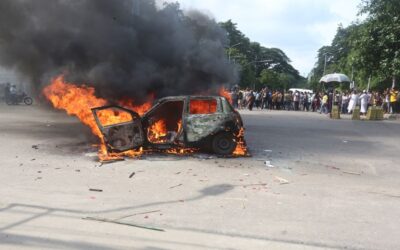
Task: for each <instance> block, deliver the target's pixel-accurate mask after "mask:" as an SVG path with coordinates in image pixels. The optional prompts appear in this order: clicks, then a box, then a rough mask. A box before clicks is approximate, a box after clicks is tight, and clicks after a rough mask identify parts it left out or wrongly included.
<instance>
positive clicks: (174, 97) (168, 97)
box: [157, 95, 225, 101]
mask: <svg viewBox="0 0 400 250" xmlns="http://www.w3.org/2000/svg"><path fill="white" fill-rule="evenodd" d="M188 97H190V98H225V97H223V96H218V95H180V96H167V97H162V98H160V99H158V100H157V101H164V100H184V99H186V98H188Z"/></svg>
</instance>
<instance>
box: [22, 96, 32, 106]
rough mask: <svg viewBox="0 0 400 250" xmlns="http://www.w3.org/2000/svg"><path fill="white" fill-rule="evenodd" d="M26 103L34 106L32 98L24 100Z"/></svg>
mask: <svg viewBox="0 0 400 250" xmlns="http://www.w3.org/2000/svg"><path fill="white" fill-rule="evenodd" d="M24 103H25V104H26V105H32V103H33V99H32V98H30V97H25V98H24Z"/></svg>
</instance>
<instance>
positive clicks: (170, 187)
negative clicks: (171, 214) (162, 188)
mask: <svg viewBox="0 0 400 250" xmlns="http://www.w3.org/2000/svg"><path fill="white" fill-rule="evenodd" d="M182 185H183V184H182V183H181V184H178V185H175V186H172V187H169V189H172V188H176V187H180V186H182Z"/></svg>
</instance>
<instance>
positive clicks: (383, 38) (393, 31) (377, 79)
mask: <svg viewBox="0 0 400 250" xmlns="http://www.w3.org/2000/svg"><path fill="white" fill-rule="evenodd" d="M360 14H364V15H366V19H365V20H364V21H363V22H359V23H353V24H351V25H350V26H348V27H346V28H343V27H342V26H339V27H338V30H337V33H336V36H335V38H334V39H333V41H332V44H331V45H330V46H323V47H321V49H320V50H319V51H318V57H317V62H316V64H315V67H314V69H313V71H312V73H311V74H310V78H309V85H310V86H311V87H313V88H316V87H318V80H317V79H319V78H320V77H322V75H323V73H324V72H323V71H324V70H323V69H324V63H325V55H326V59H327V60H326V70H325V73H333V72H341V73H345V74H347V75H349V76H353V79H354V80H355V82H356V86H357V87H358V88H360V89H361V88H366V87H367V85H368V78H370V77H371V86H370V87H372V88H375V89H384V88H387V87H390V86H391V81H392V79H396V78H397V77H398V76H399V75H400V52H399V49H400V1H398V0H363V1H362V5H361V7H360Z"/></svg>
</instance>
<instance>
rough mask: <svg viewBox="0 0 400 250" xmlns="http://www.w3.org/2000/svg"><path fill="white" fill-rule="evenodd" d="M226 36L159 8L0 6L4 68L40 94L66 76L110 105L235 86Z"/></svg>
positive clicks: (173, 7) (10, 1)
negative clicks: (54, 80)
mask: <svg viewBox="0 0 400 250" xmlns="http://www.w3.org/2000/svg"><path fill="white" fill-rule="evenodd" d="M226 46H227V38H226V32H225V31H224V30H223V29H221V28H220V27H219V26H218V24H217V23H216V22H215V21H214V20H213V19H210V18H209V17H208V16H206V15H204V14H202V13H200V12H197V11H190V12H188V13H184V12H183V11H182V10H181V9H180V7H179V5H178V4H176V3H169V4H164V5H163V7H157V5H156V3H155V2H154V0H116V1H111V0H76V1H75V0H1V1H0V65H1V66H3V67H6V68H10V69H14V70H15V71H16V72H18V74H20V75H21V76H23V77H25V78H26V79H28V80H29V81H30V82H31V83H32V85H33V86H34V87H35V88H36V90H38V91H40V89H41V88H42V87H43V86H44V84H47V83H49V80H50V79H51V78H52V77H54V76H56V75H58V74H60V73H65V76H66V79H67V80H68V81H71V82H75V83H79V84H83V83H85V84H87V85H91V86H95V87H96V94H97V95H99V96H100V97H103V98H107V99H109V100H110V101H113V100H117V99H120V98H121V97H132V98H141V97H144V96H146V95H148V94H149V93H155V94H156V97H161V96H166V95H177V94H179V95H181V94H194V93H199V92H204V91H206V90H209V89H212V88H213V87H215V84H227V83H234V82H235V81H236V79H237V72H236V70H235V68H234V67H233V66H232V65H231V64H229V62H228V61H227V59H226V56H225V53H224V47H226Z"/></svg>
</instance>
